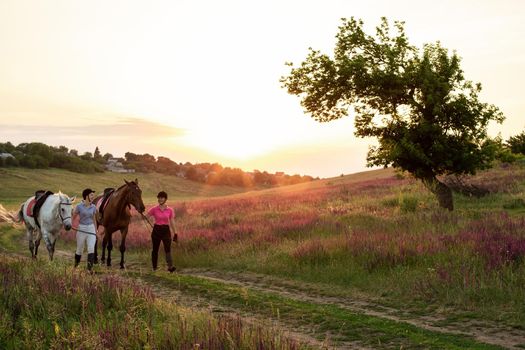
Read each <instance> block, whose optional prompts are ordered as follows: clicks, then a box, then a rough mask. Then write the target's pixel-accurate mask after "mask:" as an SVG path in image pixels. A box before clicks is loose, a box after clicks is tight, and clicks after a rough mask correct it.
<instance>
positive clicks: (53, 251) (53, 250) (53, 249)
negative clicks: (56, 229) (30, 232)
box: [51, 238, 57, 260]
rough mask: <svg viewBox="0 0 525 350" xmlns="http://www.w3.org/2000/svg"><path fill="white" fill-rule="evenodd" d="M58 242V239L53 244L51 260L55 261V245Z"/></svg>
mask: <svg viewBox="0 0 525 350" xmlns="http://www.w3.org/2000/svg"><path fill="white" fill-rule="evenodd" d="M56 242H57V240H56V238H55V240H54V241H53V243H51V248H52V250H51V260H53V254H55V243H56Z"/></svg>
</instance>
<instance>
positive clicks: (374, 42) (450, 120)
mask: <svg viewBox="0 0 525 350" xmlns="http://www.w3.org/2000/svg"><path fill="white" fill-rule="evenodd" d="M288 65H289V66H290V67H292V68H291V71H290V74H289V75H287V76H283V77H281V83H282V84H283V87H284V88H286V89H287V90H288V92H289V93H290V94H293V95H297V96H299V97H300V98H301V105H302V107H303V108H304V110H305V112H306V113H308V114H310V115H311V116H312V117H313V118H314V119H316V120H317V121H320V122H328V121H331V120H334V119H338V118H341V117H343V116H346V115H348V114H349V113H350V112H351V111H352V110H353V112H354V115H355V135H356V136H358V137H375V138H377V141H378V146H374V147H370V149H369V152H368V155H367V165H368V166H378V165H379V166H393V167H396V168H400V169H403V170H405V171H408V172H410V173H411V174H413V175H414V176H415V177H416V178H418V179H420V180H422V181H423V183H424V184H425V185H426V186H427V187H428V188H429V189H430V190H431V191H432V192H433V193H434V194H436V196H437V197H438V200H439V203H440V205H441V206H442V207H445V208H448V209H449V210H452V209H453V202H452V192H451V191H450V189H449V188H448V187H447V186H446V185H445V184H444V183H443V182H441V181H440V180H439V179H438V178H437V177H438V176H439V175H448V174H456V175H461V174H474V173H475V172H476V170H478V169H483V168H486V167H488V166H490V163H491V161H492V160H493V159H494V147H493V143H491V142H489V141H490V140H489V138H488V135H487V126H488V123H489V122H490V121H496V122H502V121H503V119H504V117H503V114H502V113H501V112H500V111H499V109H498V108H497V107H496V106H494V105H489V104H486V103H483V102H481V101H480V100H479V93H480V91H481V85H480V84H479V83H478V84H474V83H472V82H471V81H468V80H466V79H465V77H464V75H463V71H462V69H461V67H460V58H459V57H458V55H457V54H456V53H455V52H453V53H449V52H448V50H447V49H445V48H443V47H442V46H441V44H440V43H439V42H437V43H433V44H426V45H424V46H423V48H422V49H418V48H417V47H415V46H413V45H410V44H409V41H408V38H407V36H406V34H405V30H404V22H398V21H396V22H394V25H393V27H392V28H391V26H390V24H389V22H388V20H387V19H386V18H382V20H381V23H380V25H379V26H377V27H376V32H375V35H369V34H366V33H365V31H364V30H363V22H362V21H361V20H357V19H354V18H350V19H342V24H341V26H340V27H339V31H338V33H337V35H336V45H335V49H334V53H333V56H328V55H326V54H323V53H321V52H320V51H316V50H314V49H312V48H310V49H309V54H308V55H307V57H306V59H305V60H304V61H303V62H302V63H301V64H300V65H299V66H297V67H294V65H293V63H288Z"/></svg>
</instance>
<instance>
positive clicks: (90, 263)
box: [87, 253, 95, 271]
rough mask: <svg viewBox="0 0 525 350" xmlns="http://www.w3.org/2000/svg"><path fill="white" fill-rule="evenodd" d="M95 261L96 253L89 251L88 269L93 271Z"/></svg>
mask: <svg viewBox="0 0 525 350" xmlns="http://www.w3.org/2000/svg"><path fill="white" fill-rule="evenodd" d="M94 262H95V253H89V254H88V257H87V269H88V271H91V270H92V269H93V263H94Z"/></svg>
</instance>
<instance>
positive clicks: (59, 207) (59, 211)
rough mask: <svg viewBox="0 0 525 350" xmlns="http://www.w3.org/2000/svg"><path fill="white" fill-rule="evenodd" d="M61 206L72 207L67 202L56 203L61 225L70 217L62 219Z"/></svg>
mask: <svg viewBox="0 0 525 350" xmlns="http://www.w3.org/2000/svg"><path fill="white" fill-rule="evenodd" d="M62 205H73V203H68V202H59V203H58V216H59V217H60V220H62V224H63V223H64V220H67V219H71V216H66V217H63V216H62V210H61V209H62V207H61V206H62Z"/></svg>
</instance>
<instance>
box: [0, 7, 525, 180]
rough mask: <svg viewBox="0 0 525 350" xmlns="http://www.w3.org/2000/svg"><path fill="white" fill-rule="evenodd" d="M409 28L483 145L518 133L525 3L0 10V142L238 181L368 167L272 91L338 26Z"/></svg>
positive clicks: (350, 142)
mask: <svg viewBox="0 0 525 350" xmlns="http://www.w3.org/2000/svg"><path fill="white" fill-rule="evenodd" d="M350 16H354V17H358V18H362V19H363V20H364V21H365V27H366V28H369V29H370V30H372V29H373V28H374V27H375V26H376V25H377V24H378V23H379V19H380V17H381V16H386V17H388V18H389V19H392V20H394V19H396V20H403V21H405V22H406V25H405V28H406V31H407V35H408V37H409V39H410V40H411V42H412V43H413V44H416V45H418V46H420V45H422V44H423V43H427V42H435V41H437V40H440V41H441V42H442V44H443V46H445V47H447V48H449V49H451V50H452V49H453V50H456V51H457V53H458V54H459V55H460V56H461V57H462V58H463V61H462V64H463V68H464V71H465V75H466V77H467V79H469V80H473V81H475V82H481V83H482V84H483V88H484V90H483V93H482V100H483V101H485V102H489V103H492V104H495V105H497V106H499V107H500V108H501V110H502V111H503V112H504V114H505V116H506V117H507V120H506V121H505V122H504V124H503V125H495V126H492V127H491V129H490V130H491V135H493V136H496V135H497V134H498V133H501V135H502V136H503V137H504V138H508V136H510V135H514V134H517V133H519V132H521V131H523V129H524V128H525V106H524V102H523V99H522V95H523V88H522V86H523V80H524V78H525V74H524V69H525V40H524V38H525V20H524V19H525V1H521V0H515V1H510V0H499V1H496V0H493V1H480V0H477V1H474V0H472V1H470V0H463V1H461V0H456V1H392V0H384V1H350V0H347V1H332V0H322V1H321V0H319V1H304V0H298V1H287V0H279V1H268V0H265V1H248V0H245V1H211V0H210V1H195V0H193V1H190V0H188V1H177V0H171V1H131V0H124V1H114V0H101V1H96V0H89V1H87V0H86V1H75V0H64V1H52V0H50V1H44V0H34V1H25V0H0V142H6V141H11V142H13V143H15V144H18V143H20V142H29V141H40V142H45V143H47V144H51V145H65V146H67V147H69V148H75V149H77V150H79V151H80V152H84V151H91V152H92V151H93V150H94V149H95V146H99V148H100V149H101V151H102V152H103V153H105V152H110V153H113V154H114V155H117V156H122V155H123V154H124V152H126V151H132V152H135V153H146V152H148V153H151V154H153V155H156V156H159V155H163V156H168V157H170V158H171V159H173V160H174V161H177V162H181V161H182V162H186V161H190V162H204V161H209V162H215V161H218V162H220V163H222V164H223V165H225V166H238V167H241V168H243V169H244V170H248V171H249V170H253V169H260V170H268V171H272V172H273V171H285V172H287V173H290V174H294V173H300V174H309V175H313V176H321V177H327V176H337V175H339V174H341V173H350V172H355V171H360V170H363V169H364V168H365V162H366V160H365V158H366V151H367V147H368V144H370V143H371V142H372V140H370V139H356V137H355V136H354V135H353V120H352V119H351V118H344V119H342V120H338V121H335V122H331V123H327V124H326V123H325V124H319V123H317V122H315V121H314V120H313V119H311V118H310V117H309V116H307V115H305V114H303V111H302V109H301V107H300V105H299V99H298V98H297V97H295V96H291V95H288V94H287V93H286V91H285V90H284V89H282V88H281V87H280V83H279V78H280V76H281V75H283V74H286V73H287V72H288V71H289V68H288V67H286V66H285V65H284V63H285V62H286V61H292V62H295V63H299V62H301V61H302V60H303V59H304V58H305V56H306V54H307V48H308V47H310V46H311V47H313V48H314V49H320V50H322V51H323V52H325V53H329V54H330V53H331V52H332V50H333V46H334V41H335V40H334V36H335V34H336V33H337V27H338V26H339V24H340V18H341V17H350Z"/></svg>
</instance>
